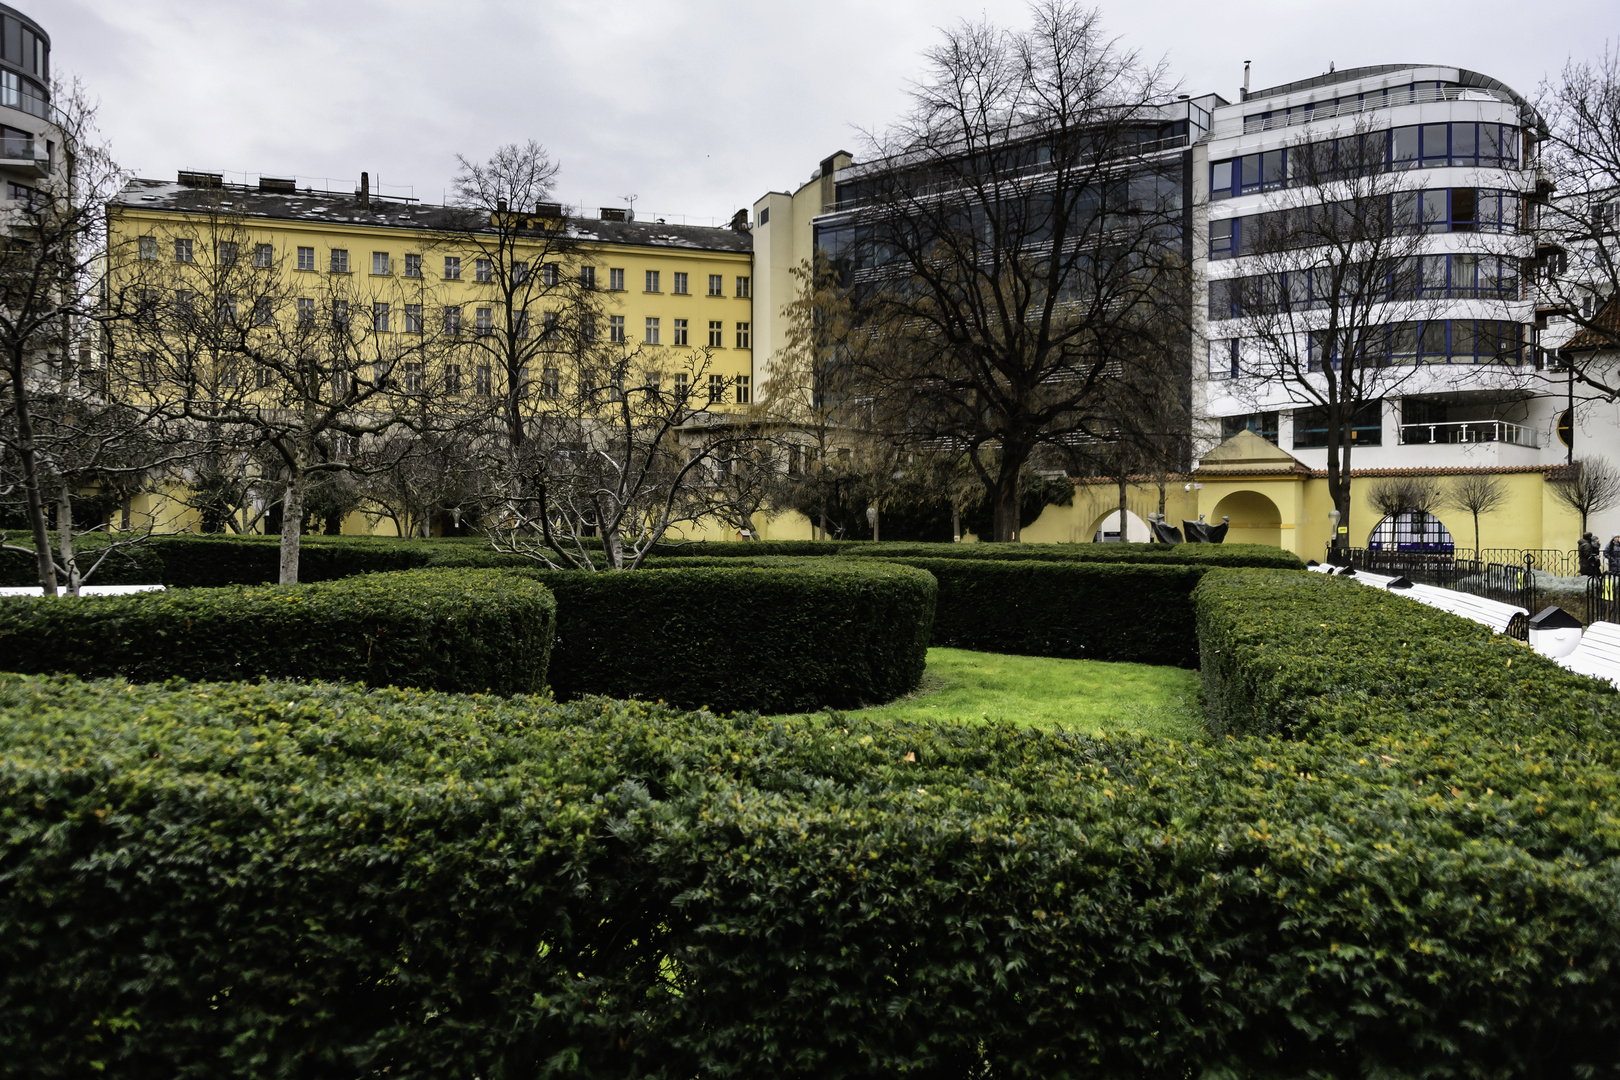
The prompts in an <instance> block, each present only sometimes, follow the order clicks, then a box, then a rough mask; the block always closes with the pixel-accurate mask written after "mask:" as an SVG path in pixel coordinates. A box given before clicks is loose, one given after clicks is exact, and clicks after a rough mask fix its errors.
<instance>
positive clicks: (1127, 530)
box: [1119, 476, 1131, 544]
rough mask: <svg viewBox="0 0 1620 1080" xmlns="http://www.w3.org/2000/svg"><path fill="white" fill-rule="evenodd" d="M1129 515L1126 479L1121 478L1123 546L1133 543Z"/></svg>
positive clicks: (1121, 533)
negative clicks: (1126, 498) (1126, 499)
mask: <svg viewBox="0 0 1620 1080" xmlns="http://www.w3.org/2000/svg"><path fill="white" fill-rule="evenodd" d="M1128 513H1130V511H1129V510H1127V509H1126V508H1125V478H1124V477H1123V476H1121V477H1120V478H1119V542H1120V543H1122V544H1128V543H1130V542H1131V527H1130V525H1128V524H1127V521H1128V520H1129V519H1128V518H1126V516H1125V515H1126V514H1128Z"/></svg>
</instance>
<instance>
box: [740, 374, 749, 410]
mask: <svg viewBox="0 0 1620 1080" xmlns="http://www.w3.org/2000/svg"><path fill="white" fill-rule="evenodd" d="M748 381H749V380H748V376H747V375H739V376H737V404H739V405H747V404H748V403H749V402H750V401H751V400H752V398H751V397H750V389H749V386H748Z"/></svg>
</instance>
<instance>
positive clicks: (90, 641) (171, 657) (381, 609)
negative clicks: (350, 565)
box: [0, 570, 556, 693]
mask: <svg viewBox="0 0 1620 1080" xmlns="http://www.w3.org/2000/svg"><path fill="white" fill-rule="evenodd" d="M555 632H556V600H555V599H554V598H553V597H552V595H551V594H550V593H549V592H547V591H546V589H545V588H543V587H542V586H540V585H538V584H536V583H535V582H533V581H529V580H527V579H525V578H522V577H519V576H514V575H511V574H506V573H499V572H491V571H477V570H445V571H432V572H428V571H408V572H401V573H382V574H370V575H366V576H364V577H357V578H353V579H350V580H345V581H337V582H327V583H321V584H313V585H289V586H280V585H272V586H259V587H251V586H232V587H226V588H218V589H187V590H182V591H177V592H170V593H141V594H137V595H134V596H119V597H87V598H82V599H72V598H61V599H56V600H49V601H47V600H0V666H3V667H4V668H5V669H6V670H10V671H21V672H50V671H62V672H72V673H75V674H79V675H122V676H125V677H128V678H132V679H138V680H143V681H156V680H161V679H167V678H172V677H179V678H187V679H249V678H254V677H257V676H260V675H268V676H272V677H277V678H305V679H332V680H345V681H346V680H354V681H358V682H364V683H368V684H370V685H373V686H386V685H398V686H419V687H424V688H429V689H437V690H466V691H472V690H486V689H487V690H493V691H496V692H498V693H520V692H530V691H537V690H540V689H542V688H543V687H544V686H545V685H546V662H547V658H548V656H549V654H550V652H551V647H552V639H553V636H554V634H555Z"/></svg>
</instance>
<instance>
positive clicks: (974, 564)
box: [553, 545, 1210, 667]
mask: <svg viewBox="0 0 1620 1080" xmlns="http://www.w3.org/2000/svg"><path fill="white" fill-rule="evenodd" d="M896 546H899V545H896ZM942 546H943V545H942ZM744 561H745V562H746V563H747V564H748V565H762V566H769V565H777V564H779V563H780V562H781V560H776V559H772V558H770V557H761V558H759V559H754V560H744ZM878 561H882V562H888V563H894V564H896V565H901V566H911V567H915V568H917V569H919V570H926V571H928V572H929V573H930V574H932V575H933V576H934V578H935V580H937V581H938V582H939V598H938V600H937V601H936V603H935V606H934V629H933V634H932V636H931V637H930V638H929V641H928V643H929V644H930V645H940V646H945V647H947V648H953V649H974V650H977V651H979V652H993V653H1011V654H1013V655H1017V656H1062V657H1070V658H1077V659H1084V660H1116V661H1129V662H1133V663H1139V664H1174V665H1177V666H1179V667H1194V666H1196V665H1197V663H1198V640H1197V634H1196V628H1195V626H1194V621H1193V607H1192V600H1191V593H1192V590H1193V587H1194V586H1196V585H1197V584H1198V582H1199V580H1200V579H1201V578H1202V577H1203V576H1204V575H1205V574H1206V573H1208V572H1209V570H1210V568H1209V567H1206V566H1187V565H1179V566H1178V565H1167V566H1152V565H1146V566H1143V565H1133V564H1118V563H1086V562H1075V561H1068V562H1054V561H1046V560H1039V559H1019V560H1013V559H1009V560H991V559H923V558H899V559H883V560H878V559H876V558H865V559H860V560H847V559H845V560H837V562H838V563H844V564H848V563H851V562H854V563H855V564H856V565H864V564H866V563H870V562H878ZM738 562H739V560H736V559H698V558H690V559H654V560H651V562H650V565H651V566H653V567H658V568H663V567H681V566H687V567H693V568H696V567H726V566H734V565H737V564H738ZM792 562H794V563H806V562H807V563H809V564H810V565H812V566H814V565H827V563H825V562H823V561H822V560H805V559H797V560H792ZM834 565H836V563H834ZM553 667H555V664H553Z"/></svg>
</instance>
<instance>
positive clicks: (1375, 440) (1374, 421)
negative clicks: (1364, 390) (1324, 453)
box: [1294, 401, 1384, 450]
mask: <svg viewBox="0 0 1620 1080" xmlns="http://www.w3.org/2000/svg"><path fill="white" fill-rule="evenodd" d="M1350 440H1351V441H1352V442H1354V443H1355V444H1356V445H1357V446H1382V445H1383V444H1384V403H1383V402H1382V401H1369V402H1367V403H1366V404H1365V405H1363V406H1361V408H1359V409H1357V410H1356V413H1355V416H1353V417H1352V418H1351V420H1350ZM1327 444H1328V413H1327V408H1326V407H1325V406H1323V407H1317V408H1310V409H1295V410H1294V449H1296V450H1301V449H1305V450H1308V449H1312V448H1314V447H1320V446H1326V445H1327Z"/></svg>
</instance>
